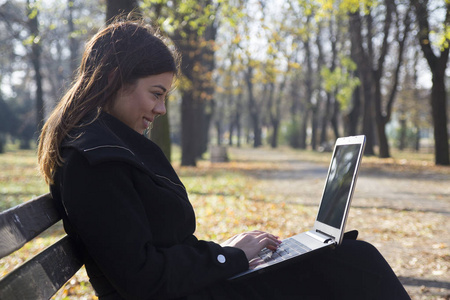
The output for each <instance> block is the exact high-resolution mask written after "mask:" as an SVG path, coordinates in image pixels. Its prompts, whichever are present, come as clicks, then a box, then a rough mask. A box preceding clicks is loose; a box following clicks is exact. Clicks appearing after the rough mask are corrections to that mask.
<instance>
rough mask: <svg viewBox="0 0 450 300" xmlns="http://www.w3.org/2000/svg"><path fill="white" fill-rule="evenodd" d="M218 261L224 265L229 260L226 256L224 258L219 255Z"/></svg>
mask: <svg viewBox="0 0 450 300" xmlns="http://www.w3.org/2000/svg"><path fill="white" fill-rule="evenodd" d="M217 261H218V262H220V263H221V264H224V263H225V262H226V261H227V260H226V258H225V256H223V255H222V254H219V255H217Z"/></svg>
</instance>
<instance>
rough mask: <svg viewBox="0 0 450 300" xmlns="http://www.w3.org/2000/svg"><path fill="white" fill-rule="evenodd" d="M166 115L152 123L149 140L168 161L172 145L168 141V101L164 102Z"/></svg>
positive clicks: (170, 156) (169, 140)
mask: <svg viewBox="0 0 450 300" xmlns="http://www.w3.org/2000/svg"><path fill="white" fill-rule="evenodd" d="M166 110H167V113H166V114H165V115H164V116H159V117H158V118H156V119H155V121H154V122H153V123H154V124H153V128H152V130H151V131H150V136H149V137H150V139H151V140H152V141H153V142H154V143H155V144H157V145H158V146H159V147H160V148H161V150H162V151H163V153H164V155H165V156H166V157H167V159H168V160H169V161H171V158H172V147H171V145H172V143H171V139H170V124H169V118H168V115H169V101H167V102H166Z"/></svg>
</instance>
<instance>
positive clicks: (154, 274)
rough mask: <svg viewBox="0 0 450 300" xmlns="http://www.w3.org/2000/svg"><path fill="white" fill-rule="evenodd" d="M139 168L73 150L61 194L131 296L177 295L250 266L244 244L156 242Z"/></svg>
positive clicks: (116, 282) (72, 218)
mask: <svg viewBox="0 0 450 300" xmlns="http://www.w3.org/2000/svg"><path fill="white" fill-rule="evenodd" d="M133 172H136V169H135V168H134V167H133V166H131V165H129V164H127V163H125V162H104V163H101V164H99V165H95V166H91V165H89V163H88V162H87V161H86V160H85V159H84V157H82V156H81V155H80V154H78V153H76V152H72V155H71V156H70V159H67V160H66V163H65V165H64V168H63V169H62V173H61V176H62V178H61V179H62V180H61V187H60V190H61V199H62V203H63V206H64V209H65V212H66V214H67V219H68V221H69V222H70V226H71V227H72V228H73V229H74V230H75V232H76V234H77V235H78V236H79V238H81V241H82V243H83V244H84V246H85V248H86V249H87V251H88V253H89V255H90V256H91V257H92V258H93V259H94V261H95V263H96V264H97V265H98V267H99V268H100V270H101V271H102V272H103V274H104V275H105V276H106V277H107V278H108V281H110V283H111V284H112V285H113V286H114V287H115V289H116V290H117V291H118V292H119V293H120V294H121V295H122V296H123V297H124V298H126V299H151V298H175V297H180V296H183V295H187V294H190V293H194V292H196V291H198V290H201V289H203V288H205V287H207V286H208V285H210V284H212V283H214V282H217V281H219V280H224V279H226V278H228V277H230V276H232V275H234V274H236V273H238V272H241V271H244V270H246V269H248V262H247V259H246V257H245V254H244V252H243V251H242V250H240V249H237V248H232V247H221V246H220V245H218V244H216V243H213V242H207V241H198V240H196V239H195V238H193V239H191V240H194V242H189V243H188V244H183V243H180V244H176V245H172V246H169V247H157V246H155V245H154V240H153V236H154V233H153V232H154V230H160V229H158V228H150V226H149V223H148V220H147V215H146V213H145V210H144V207H143V205H142V199H141V198H140V196H139V194H138V193H137V192H136V190H135V188H134V186H133V184H134V182H133V180H132V178H133Z"/></svg>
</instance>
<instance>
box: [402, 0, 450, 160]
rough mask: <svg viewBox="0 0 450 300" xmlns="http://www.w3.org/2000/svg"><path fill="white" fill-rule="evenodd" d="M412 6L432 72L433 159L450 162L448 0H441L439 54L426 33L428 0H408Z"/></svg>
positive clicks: (423, 48) (449, 23) (422, 46)
mask: <svg viewBox="0 0 450 300" xmlns="http://www.w3.org/2000/svg"><path fill="white" fill-rule="evenodd" d="M411 4H412V5H413V6H414V8H415V13H416V17H417V23H418V25H419V34H418V39H419V43H420V47H421V48H422V52H423V54H424V56H425V58H426V60H427V62H428V65H429V67H430V70H431V74H432V82H433V85H432V87H431V98H430V102H431V115H432V118H433V126H434V148H435V163H436V164H437V165H445V166H448V165H450V158H449V142H448V131H447V126H448V121H447V120H448V119H447V93H446V85H445V79H446V72H445V71H446V69H447V62H448V56H449V49H450V48H449V46H450V45H449V43H450V36H449V34H448V28H449V26H450V2H448V1H445V8H444V9H443V10H444V13H445V18H444V20H443V22H442V26H443V28H444V30H445V33H444V34H443V35H442V41H441V42H440V45H439V49H440V50H438V51H439V54H440V55H439V56H437V55H436V54H435V53H434V50H433V48H432V39H431V37H430V34H431V31H432V28H431V27H430V23H429V20H430V18H431V17H430V10H429V9H430V8H429V1H428V0H411Z"/></svg>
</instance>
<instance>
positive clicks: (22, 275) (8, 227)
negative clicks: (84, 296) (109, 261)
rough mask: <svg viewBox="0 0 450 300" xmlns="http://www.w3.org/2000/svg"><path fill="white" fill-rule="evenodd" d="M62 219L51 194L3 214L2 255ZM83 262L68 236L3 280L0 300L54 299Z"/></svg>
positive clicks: (0, 224) (0, 227)
mask: <svg viewBox="0 0 450 300" xmlns="http://www.w3.org/2000/svg"><path fill="white" fill-rule="evenodd" d="M59 220H61V216H60V215H59V214H58V212H57V210H56V208H55V205H54V203H53V199H52V197H51V195H50V194H45V195H41V196H39V197H37V198H34V199H32V200H30V201H28V202H26V203H24V204H21V205H18V206H15V207H13V208H11V209H8V210H6V211H4V212H1V213H0V258H3V257H5V256H8V255H9V254H11V253H13V252H14V251H16V250H18V249H20V248H22V247H23V246H24V245H25V244H26V243H27V242H29V241H31V240H32V239H34V238H35V237H36V236H38V235H39V234H40V233H42V232H44V231H45V230H46V229H47V228H49V227H50V226H52V225H53V224H55V223H56V222H58V221H59ZM82 265H83V263H82V259H81V256H80V255H79V254H78V253H77V251H76V249H75V247H74V245H73V244H72V242H71V240H70V239H69V238H68V237H67V236H65V237H63V238H62V239H61V240H59V241H58V242H56V243H55V244H53V245H51V246H50V247H48V248H47V249H45V250H43V251H42V252H41V253H39V254H38V255H36V256H35V257H33V258H31V259H30V260H28V261H26V262H25V263H24V264H23V265H21V266H20V267H18V268H16V269H15V270H13V271H11V272H10V273H9V274H8V275H6V276H5V277H4V278H2V279H1V281H0V299H8V300H9V299H11V300H13V299H17V300H19V299H20V300H24V299H32V300H37V299H50V298H51V297H52V296H53V295H54V294H55V293H56V292H57V291H58V290H59V289H60V288H61V287H62V286H63V285H64V284H65V283H66V282H67V281H68V280H69V279H70V278H71V277H72V276H73V275H74V274H75V273H76V272H77V271H78V270H79V269H80V268H81V266H82Z"/></svg>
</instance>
